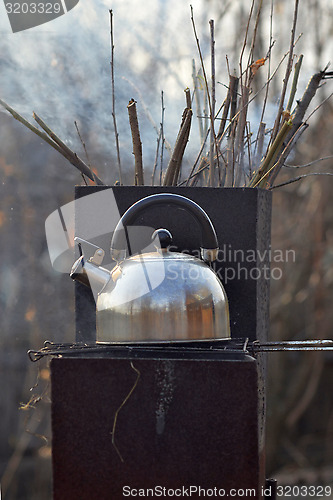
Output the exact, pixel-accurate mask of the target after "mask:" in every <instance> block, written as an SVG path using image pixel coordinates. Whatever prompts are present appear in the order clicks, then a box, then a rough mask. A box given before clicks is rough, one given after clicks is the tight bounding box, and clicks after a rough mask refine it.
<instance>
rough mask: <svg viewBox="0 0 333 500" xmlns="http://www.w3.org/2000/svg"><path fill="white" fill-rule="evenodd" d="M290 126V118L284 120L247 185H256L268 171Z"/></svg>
mask: <svg viewBox="0 0 333 500" xmlns="http://www.w3.org/2000/svg"><path fill="white" fill-rule="evenodd" d="M291 127H292V121H291V120H288V121H286V122H284V124H283V125H282V127H281V129H280V130H279V133H278V135H277V136H276V138H275V140H274V142H273V143H272V145H271V146H270V148H269V150H268V154H267V156H266V157H265V159H264V160H263V161H262V162H261V165H260V167H259V168H258V170H257V171H256V172H255V173H254V175H253V176H252V179H251V180H250V183H249V187H256V186H257V185H258V184H259V183H260V182H261V180H262V179H263V178H264V177H265V176H266V175H267V172H269V171H270V169H271V167H272V166H273V165H274V164H275V160H276V158H277V155H278V153H279V152H280V150H281V146H282V145H283V141H284V140H285V138H286V136H287V134H288V132H289V130H290V129H291Z"/></svg>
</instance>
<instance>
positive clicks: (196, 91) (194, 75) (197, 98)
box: [192, 59, 204, 144]
mask: <svg viewBox="0 0 333 500" xmlns="http://www.w3.org/2000/svg"><path fill="white" fill-rule="evenodd" d="M192 80H193V87H194V98H195V106H196V110H197V118H198V124H199V136H200V143H201V144H202V141H203V138H204V131H203V124H202V116H201V113H202V111H201V103H200V94H199V87H198V75H197V72H196V67H195V60H194V59H192Z"/></svg>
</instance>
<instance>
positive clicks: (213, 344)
mask: <svg viewBox="0 0 333 500" xmlns="http://www.w3.org/2000/svg"><path fill="white" fill-rule="evenodd" d="M247 345H248V339H227V340H226V339H224V340H214V341H201V342H196V341H186V342H185V341H184V342H179V341H177V342H173V341H166V342H154V343H152V342H149V343H148V342H147V343H141V342H140V343H134V342H133V343H119V342H117V343H106V342H104V343H98V342H96V343H75V344H71V343H66V344H54V343H52V342H50V341H45V343H44V347H43V348H42V349H40V350H38V351H36V350H30V351H28V355H29V357H30V360H31V361H38V360H39V359H40V358H42V357H44V356H57V357H60V356H61V357H66V358H68V357H71V358H74V357H102V358H104V357H110V358H141V359H150V358H154V359H156V358H160V359H195V360H233V361H234V360H244V359H253V357H252V356H251V354H250V352H249V351H248V349H247Z"/></svg>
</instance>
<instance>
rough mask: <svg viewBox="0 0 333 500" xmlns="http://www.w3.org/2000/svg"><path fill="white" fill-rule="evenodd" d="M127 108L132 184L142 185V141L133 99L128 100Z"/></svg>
mask: <svg viewBox="0 0 333 500" xmlns="http://www.w3.org/2000/svg"><path fill="white" fill-rule="evenodd" d="M127 110H128V118H129V123H130V127H131V134H132V143H133V155H134V159H135V167H134V172H135V175H134V185H135V186H143V185H144V178H143V164H142V142H141V138H140V129H139V122H138V115H137V112H136V102H135V100H134V99H131V100H130V101H129V103H128V106H127Z"/></svg>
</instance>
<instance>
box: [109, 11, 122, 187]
mask: <svg viewBox="0 0 333 500" xmlns="http://www.w3.org/2000/svg"><path fill="white" fill-rule="evenodd" d="M109 13H110V37H111V61H110V65H111V92H112V112H111V114H112V118H113V128H114V134H115V139H116V149H117V162H118V172H119V182H120V185H122V183H123V181H122V169H121V160H120V148H119V134H118V128H117V120H116V93H115V84H114V43H113V12H112V10H109Z"/></svg>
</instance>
